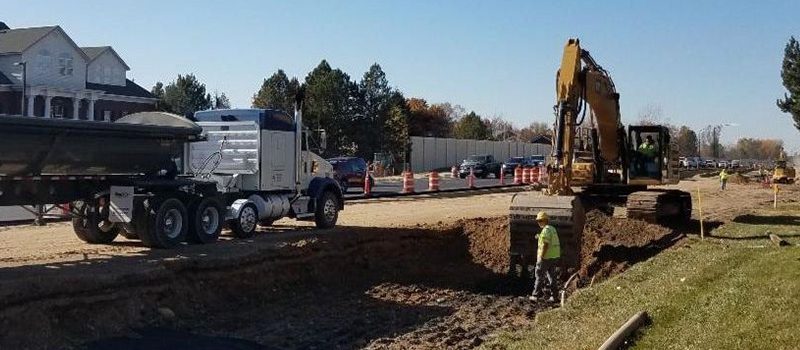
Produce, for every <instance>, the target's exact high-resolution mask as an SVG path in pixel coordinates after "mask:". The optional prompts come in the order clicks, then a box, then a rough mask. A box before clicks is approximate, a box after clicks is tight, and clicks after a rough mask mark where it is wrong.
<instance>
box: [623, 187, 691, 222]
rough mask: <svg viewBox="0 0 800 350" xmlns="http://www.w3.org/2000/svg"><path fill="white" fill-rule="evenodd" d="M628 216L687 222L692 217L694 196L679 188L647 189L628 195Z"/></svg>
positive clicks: (638, 218)
mask: <svg viewBox="0 0 800 350" xmlns="http://www.w3.org/2000/svg"><path fill="white" fill-rule="evenodd" d="M625 207H626V209H627V217H628V218H630V219H636V220H642V221H646V222H650V223H657V224H681V223H687V222H689V220H690V219H691V217H692V198H691V195H690V194H689V193H688V192H684V191H679V190H646V191H637V192H633V193H631V194H629V195H628V199H627V202H626V205H625Z"/></svg>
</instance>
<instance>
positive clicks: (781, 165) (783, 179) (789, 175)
mask: <svg viewBox="0 0 800 350" xmlns="http://www.w3.org/2000/svg"><path fill="white" fill-rule="evenodd" d="M794 176H795V170H794V168H793V167H791V166H789V165H788V164H787V162H786V153H784V152H783V151H781V153H780V154H779V155H778V160H776V161H775V169H774V170H773V171H772V182H773V183H776V184H793V183H794Z"/></svg>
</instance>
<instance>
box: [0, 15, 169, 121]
mask: <svg viewBox="0 0 800 350" xmlns="http://www.w3.org/2000/svg"><path fill="white" fill-rule="evenodd" d="M128 70H130V67H128V65H127V64H126V63H125V61H123V60H122V58H121V57H120V56H119V54H117V52H116V51H115V50H114V49H113V48H112V47H110V46H100V47H79V46H78V45H77V44H75V42H74V41H73V40H72V39H71V38H70V37H69V36H68V35H67V34H66V33H65V32H64V30H62V29H61V27H59V26H48V27H35V28H15V29H11V28H9V27H8V26H6V25H5V24H3V23H2V22H0V115H2V114H18V115H26V116H31V117H45V118H64V119H85V120H106V121H112V120H115V119H117V118H120V117H122V116H123V115H126V114H129V113H134V112H143V111H151V110H154V109H155V103H156V98H155V97H154V96H153V95H152V94H150V92H148V91H147V90H145V89H144V88H142V87H141V86H139V85H136V83H134V82H133V81H131V80H129V79H127V78H126V72H127V71H128ZM23 71H24V72H23ZM23 77H24V80H23ZM23 85H24V86H23ZM23 90H24V98H23V95H22V94H23Z"/></svg>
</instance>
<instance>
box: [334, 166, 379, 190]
mask: <svg viewBox="0 0 800 350" xmlns="http://www.w3.org/2000/svg"><path fill="white" fill-rule="evenodd" d="M328 163H331V165H333V173H334V175H333V178H334V179H335V180H336V181H338V182H339V186H340V187H341V188H342V193H345V192H347V190H348V189H349V188H350V187H355V188H360V189H363V188H364V178H365V177H366V176H367V162H366V161H365V160H364V159H363V158H358V157H336V158H331V159H328ZM369 184H370V186H372V187H374V186H375V179H373V178H372V175H370V177H369Z"/></svg>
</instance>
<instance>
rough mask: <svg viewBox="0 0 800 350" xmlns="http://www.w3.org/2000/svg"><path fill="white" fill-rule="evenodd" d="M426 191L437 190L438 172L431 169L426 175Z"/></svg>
mask: <svg viewBox="0 0 800 350" xmlns="http://www.w3.org/2000/svg"><path fill="white" fill-rule="evenodd" d="M428 191H431V192H436V191H439V173H437V172H435V171H433V172H431V173H430V175H428Z"/></svg>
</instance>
